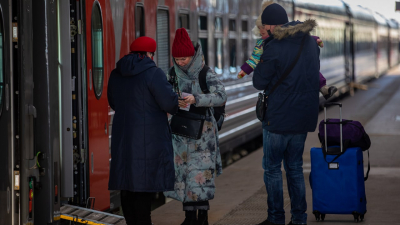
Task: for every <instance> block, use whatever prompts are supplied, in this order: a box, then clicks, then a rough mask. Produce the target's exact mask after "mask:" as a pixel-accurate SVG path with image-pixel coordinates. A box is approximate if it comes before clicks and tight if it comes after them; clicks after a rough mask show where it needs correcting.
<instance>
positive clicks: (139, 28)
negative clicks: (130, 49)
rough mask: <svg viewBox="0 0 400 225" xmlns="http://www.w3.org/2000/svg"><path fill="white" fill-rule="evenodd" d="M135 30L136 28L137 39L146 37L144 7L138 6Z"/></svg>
mask: <svg viewBox="0 0 400 225" xmlns="http://www.w3.org/2000/svg"><path fill="white" fill-rule="evenodd" d="M135 28H136V38H138V37H142V36H145V32H144V8H143V6H136V13H135Z"/></svg>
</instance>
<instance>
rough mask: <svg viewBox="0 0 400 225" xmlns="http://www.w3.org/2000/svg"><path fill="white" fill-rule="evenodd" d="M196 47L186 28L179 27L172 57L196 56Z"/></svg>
mask: <svg viewBox="0 0 400 225" xmlns="http://www.w3.org/2000/svg"><path fill="white" fill-rule="evenodd" d="M194 53H195V51H194V47H193V44H192V41H191V40H190V38H189V34H188V33H187V31H186V30H185V28H179V29H178V30H176V32H175V39H174V43H173V44H172V57H188V56H194Z"/></svg>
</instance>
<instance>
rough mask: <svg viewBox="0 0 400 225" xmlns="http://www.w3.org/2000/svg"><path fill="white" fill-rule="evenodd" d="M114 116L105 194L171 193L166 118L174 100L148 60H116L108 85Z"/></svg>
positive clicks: (175, 103)
mask: <svg viewBox="0 0 400 225" xmlns="http://www.w3.org/2000/svg"><path fill="white" fill-rule="evenodd" d="M107 96H108V103H109V104H110V106H111V108H112V109H114V110H115V115H114V119H113V125H112V137H111V157H112V160H111V168H110V179H109V183H108V189H109V190H128V191H135V192H161V191H169V190H173V188H174V180H175V171H174V162H173V149H172V140H171V129H170V126H169V123H168V118H167V113H170V114H175V113H176V112H177V110H178V95H177V94H176V93H174V92H173V91H172V86H171V85H170V84H169V83H168V82H167V79H166V75H165V73H164V72H163V71H162V70H161V69H160V68H158V67H157V66H156V64H155V63H154V61H153V60H151V59H150V58H148V57H144V58H143V57H139V55H137V54H129V55H126V56H124V57H123V58H122V59H120V60H119V61H118V63H117V68H116V69H114V70H113V71H112V72H111V76H110V79H109V81H108V90H107Z"/></svg>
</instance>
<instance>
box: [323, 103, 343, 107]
mask: <svg viewBox="0 0 400 225" xmlns="http://www.w3.org/2000/svg"><path fill="white" fill-rule="evenodd" d="M331 105H338V106H339V107H342V103H339V102H327V103H325V105H324V107H327V106H331Z"/></svg>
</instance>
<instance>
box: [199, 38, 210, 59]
mask: <svg viewBox="0 0 400 225" xmlns="http://www.w3.org/2000/svg"><path fill="white" fill-rule="evenodd" d="M207 41H208V40H207V38H199V42H200V45H201V50H203V55H204V62H205V64H206V65H207V64H208V50H207V49H208V44H207Z"/></svg>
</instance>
